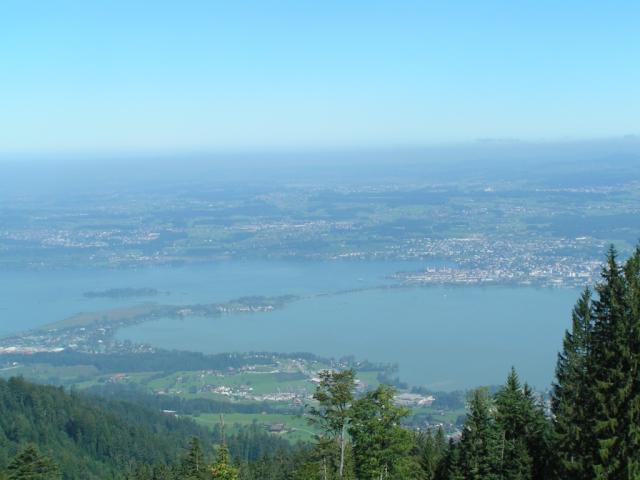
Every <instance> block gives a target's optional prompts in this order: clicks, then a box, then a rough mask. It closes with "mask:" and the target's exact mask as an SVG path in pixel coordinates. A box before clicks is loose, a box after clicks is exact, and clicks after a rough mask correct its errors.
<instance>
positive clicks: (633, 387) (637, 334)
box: [623, 247, 640, 479]
mask: <svg viewBox="0 0 640 480" xmlns="http://www.w3.org/2000/svg"><path fill="white" fill-rule="evenodd" d="M624 277H625V281H626V285H627V288H626V297H625V306H626V316H627V322H626V324H627V329H628V332H627V338H626V340H627V342H628V344H627V349H628V350H629V351H630V361H629V365H628V368H629V371H628V378H629V382H630V383H629V390H630V391H629V401H628V403H627V406H626V414H625V419H624V423H625V424H626V427H627V430H626V436H625V446H624V449H623V454H624V455H625V456H626V458H627V462H626V470H627V478H629V479H638V478H640V247H639V248H636V250H635V252H634V254H633V255H632V256H631V258H630V259H629V260H628V261H627V262H626V264H625V266H624Z"/></svg>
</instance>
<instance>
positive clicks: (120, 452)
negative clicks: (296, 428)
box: [0, 378, 293, 480]
mask: <svg viewBox="0 0 640 480" xmlns="http://www.w3.org/2000/svg"><path fill="white" fill-rule="evenodd" d="M222 435H223V434H222V432H221V430H220V428H215V429H213V431H211V430H208V429H205V428H203V427H200V426H198V425H197V424H195V423H194V422H192V421H190V420H186V419H181V418H175V417H174V416H172V415H166V414H163V413H161V411H159V410H156V409H150V408H147V407H146V406H142V405H138V404H134V403H129V402H122V401H114V400H110V399H104V398H99V397H88V396H86V395H84V394H83V395H81V394H77V393H74V392H71V393H67V392H65V391H64V390H63V389H61V388H57V387H51V386H43V385H36V384H32V383H29V382H26V381H24V380H23V379H21V378H11V379H9V380H8V381H5V380H0V479H3V478H4V477H3V475H8V478H10V479H14V478H15V479H18V478H19V479H32V478H33V479H36V478H37V479H47V478H59V477H60V478H64V479H78V480H91V479H105V478H135V477H133V475H134V473H135V472H137V471H146V470H147V469H148V468H150V467H148V466H149V465H155V466H156V467H154V469H156V470H158V471H167V472H172V471H174V470H175V468H177V466H179V465H181V461H180V457H181V456H182V454H183V453H184V452H185V451H186V448H187V446H188V444H189V441H190V439H192V438H194V437H195V438H199V439H202V442H203V444H204V445H205V447H206V448H204V449H203V452H204V453H203V455H207V454H211V453H212V452H213V446H214V445H217V444H220V443H221V441H222ZM225 439H226V444H227V445H228V448H229V451H230V454H231V456H232V458H234V459H235V461H237V462H239V463H243V464H248V463H252V462H258V461H259V460H260V459H262V458H274V459H275V458H283V457H285V456H287V455H290V454H291V452H292V450H293V447H292V446H291V445H290V444H289V443H288V442H287V441H286V440H284V439H280V438H276V437H273V436H272V435H269V434H268V433H266V432H265V431H264V430H263V429H262V427H261V426H258V425H252V426H249V427H245V428H240V429H237V431H236V432H234V434H233V435H227V436H225ZM36 446H37V448H36ZM40 452H42V453H40ZM42 464H46V465H48V466H49V467H51V475H49V474H46V475H44V474H41V473H39V474H38V475H40V476H38V475H36V473H37V472H36V473H34V472H31V470H30V469H36V470H38V469H41V468H44V467H41V465H42ZM29 465H31V466H29ZM18 467H20V468H18ZM54 467H55V468H54ZM47 468H48V467H47ZM176 471H177V470H176ZM3 472H4V473H3ZM19 472H22V473H19ZM25 472H31V473H29V474H27V473H25ZM32 474H33V476H29V475H32ZM171 478H172V477H171ZM180 478H181V477H180Z"/></svg>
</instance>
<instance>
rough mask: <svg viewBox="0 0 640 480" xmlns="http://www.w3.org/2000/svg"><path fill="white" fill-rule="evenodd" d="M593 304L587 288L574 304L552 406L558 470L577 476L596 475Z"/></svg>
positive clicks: (582, 479)
mask: <svg viewBox="0 0 640 480" xmlns="http://www.w3.org/2000/svg"><path fill="white" fill-rule="evenodd" d="M592 329H593V307H592V300H591V291H590V290H589V289H585V290H584V291H583V293H582V295H581V296H580V298H579V300H578V302H577V303H576V305H575V307H574V308H573V312H572V321H571V330H570V331H567V332H566V333H565V337H564V342H563V350H562V352H561V353H560V354H559V355H558V364H557V367H556V382H555V384H554V386H553V393H552V399H551V408H552V411H553V414H554V429H555V446H556V454H557V457H558V471H557V474H558V475H559V476H561V477H566V478H573V479H576V480H588V479H590V478H592V477H593V471H592V465H593V460H594V457H593V455H594V453H595V449H594V447H593V432H592V427H591V421H592V420H591V419H592V411H593V406H592V391H591V390H592V389H591V388H590V383H591V379H590V375H589V370H588V366H589V361H590V355H591V333H592Z"/></svg>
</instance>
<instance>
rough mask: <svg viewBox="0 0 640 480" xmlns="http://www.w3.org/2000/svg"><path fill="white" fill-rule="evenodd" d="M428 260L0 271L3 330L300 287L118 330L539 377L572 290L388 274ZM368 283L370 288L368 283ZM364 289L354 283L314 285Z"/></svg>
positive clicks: (212, 346)
mask: <svg viewBox="0 0 640 480" xmlns="http://www.w3.org/2000/svg"><path fill="white" fill-rule="evenodd" d="M423 266H424V264H418V263H411V264H408V263H405V262H342V263H340V262H339V263H325V262H311V263H310V262H305V263H302V262H300V263H298V262H228V263H218V264H214V265H208V266H186V267H178V268H176V267H157V268H147V269H140V270H63V271H56V272H1V273H0V289H1V290H0V291H1V292H2V302H1V304H0V319H1V320H0V334H7V333H10V332H14V331H17V330H24V329H27V328H32V327H35V326H38V325H42V324H44V323H49V322H51V321H55V320H60V319H63V318H66V317H68V316H71V315H73V314H76V313H78V312H81V311H85V312H86V311H93V310H100V309H104V308H111V307H114V306H124V305H131V304H135V303H140V302H142V301H146V300H152V301H156V302H162V303H168V304H189V303H197V302H219V301H220V302H221V301H225V300H230V299H232V298H236V297H239V296H243V295H284V294H297V295H301V296H303V298H302V299H301V300H299V301H297V302H294V303H292V304H289V305H287V306H286V307H285V308H284V309H282V310H278V311H275V312H271V313H258V314H248V315H231V316H225V317H219V318H214V319H203V318H187V319H183V320H169V319H163V320H159V321H156V322H149V323H145V324H141V325H136V326H133V327H129V328H127V329H124V330H122V331H121V332H120V333H119V337H120V338H127V339H131V340H134V341H140V342H146V343H151V344H153V345H156V346H158V347H165V348H178V349H190V350H200V351H204V352H211V353H213V352H228V351H249V350H261V351H264V350H268V351H279V352H295V351H308V352H313V353H316V354H319V355H327V356H343V355H351V354H352V355H355V356H356V357H357V358H361V359H365V358H366V359H369V360H372V361H383V362H397V363H398V364H399V365H400V376H401V378H402V379H403V380H406V381H409V382H410V383H412V384H425V385H428V386H430V387H432V388H434V389H445V390H451V389H457V388H468V387H472V386H475V385H479V384H496V383H501V382H502V381H503V380H504V377H505V376H506V374H507V371H508V369H509V368H510V367H511V366H512V365H514V366H515V367H516V368H517V369H518V371H519V372H520V373H521V376H522V378H523V379H525V380H527V381H529V382H530V383H531V384H533V385H534V386H537V387H539V388H544V387H545V386H547V385H548V384H549V383H550V382H551V380H552V377H553V369H554V366H555V360H556V354H557V351H558V349H559V347H560V345H561V342H562V334H563V332H564V329H565V328H567V326H568V325H569V323H570V322H569V320H570V311H571V308H572V306H573V303H574V302H575V299H576V298H577V295H578V292H576V291H575V290H568V289H557V290H553V289H538V288H532V287H531V288H529V287H513V288H510V287H475V286H472V287H448V288H446V287H428V288H406V289H405V288H386V289H371V288H373V287H376V286H380V285H391V284H393V282H392V281H391V280H389V279H388V275H389V274H391V273H393V272H395V271H398V270H411V269H418V268H420V267H423ZM124 287H135V288H140V287H149V288H156V289H158V290H160V291H162V292H163V294H162V295H160V296H156V297H150V298H149V299H117V300H114V299H87V298H85V297H84V296H83V295H82V294H83V292H86V291H95V290H105V289H109V288H124ZM368 288H370V289H369V290H367V289H368ZM349 289H362V290H360V291H353V292H350V293H343V294H333V295H325V296H318V294H320V293H331V292H339V291H343V290H349Z"/></svg>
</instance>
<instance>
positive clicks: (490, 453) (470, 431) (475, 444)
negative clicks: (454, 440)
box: [456, 388, 500, 480]
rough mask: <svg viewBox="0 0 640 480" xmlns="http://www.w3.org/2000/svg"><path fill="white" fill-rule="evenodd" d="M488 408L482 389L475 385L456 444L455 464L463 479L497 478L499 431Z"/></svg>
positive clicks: (498, 468) (489, 403)
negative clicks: (457, 464) (457, 463)
mask: <svg viewBox="0 0 640 480" xmlns="http://www.w3.org/2000/svg"><path fill="white" fill-rule="evenodd" d="M492 408H493V406H492V402H491V399H490V397H489V394H488V392H487V390H486V389H484V388H479V389H477V390H474V391H473V392H472V393H471V397H470V400H469V415H468V417H467V420H466V422H465V424H464V428H463V430H462V438H461V440H460V445H459V449H460V450H459V467H458V468H456V470H457V471H459V472H461V473H462V475H463V477H462V478H464V479H465V480H497V479H498V478H500V475H499V472H500V441H499V437H500V432H499V429H498V426H497V425H496V423H495V421H494V419H493V416H492V413H491V410H492ZM456 474H458V473H457V472H456Z"/></svg>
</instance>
